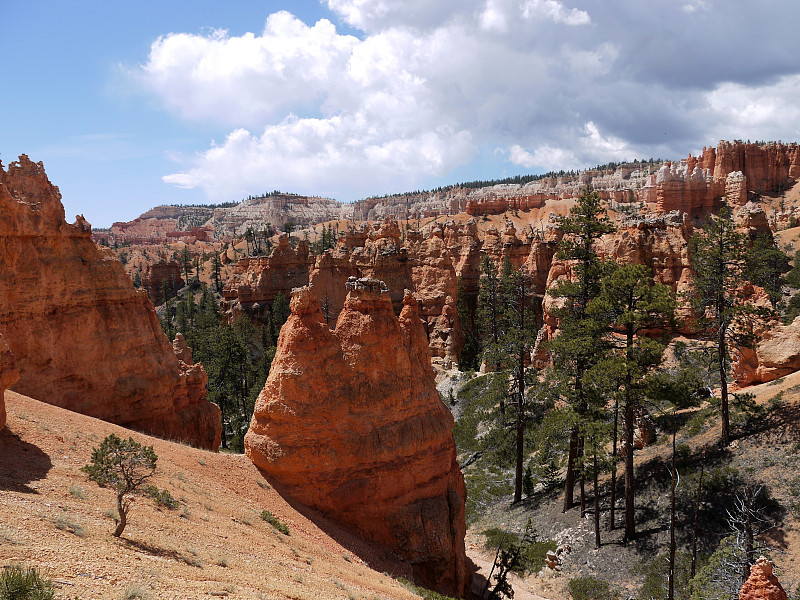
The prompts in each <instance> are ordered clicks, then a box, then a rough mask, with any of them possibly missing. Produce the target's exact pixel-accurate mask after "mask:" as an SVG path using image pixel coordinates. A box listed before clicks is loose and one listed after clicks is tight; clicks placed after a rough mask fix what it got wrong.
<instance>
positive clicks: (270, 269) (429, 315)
mask: <svg viewBox="0 0 800 600" xmlns="http://www.w3.org/2000/svg"><path fill="white" fill-rule="evenodd" d="M443 235H444V234H443V231H442V229H441V228H434V229H433V230H432V232H430V233H429V235H428V236H427V237H425V236H423V235H422V234H420V233H416V232H406V236H405V240H403V239H402V238H403V236H402V235H401V231H400V226H399V225H398V223H397V221H395V220H394V219H387V220H385V221H382V222H381V223H375V224H366V223H365V224H362V225H360V226H359V227H356V228H353V229H352V230H351V231H350V232H348V234H347V235H346V236H345V237H344V238H343V239H342V240H340V242H339V244H338V245H337V247H336V248H335V249H332V250H328V251H326V252H325V253H323V254H321V255H320V256H317V257H316V259H315V258H314V257H313V256H311V255H309V251H308V244H306V243H305V242H300V243H299V244H298V246H297V248H296V249H292V248H291V247H290V246H289V242H288V237H285V236H282V237H281V241H280V243H279V245H278V247H277V248H276V249H275V251H274V252H273V254H272V256H270V257H269V258H259V259H249V258H246V259H242V260H241V261H239V263H238V264H237V267H236V268H237V272H236V276H235V278H234V280H232V281H231V282H229V283H228V284H227V285H226V286H225V290H224V291H223V296H224V302H223V304H222V308H223V310H224V311H225V312H227V313H228V315H229V316H230V318H235V317H236V316H238V315H239V314H242V313H244V314H248V315H249V316H250V317H251V318H253V319H254V320H255V321H263V320H264V319H265V316H266V315H267V312H268V309H269V306H270V305H271V304H272V302H273V301H274V299H275V296H276V295H277V293H278V292H282V293H283V294H284V295H285V296H287V297H288V296H289V294H290V293H291V290H292V289H293V288H295V287H301V286H304V285H308V284H309V283H310V284H311V285H312V286H313V287H314V290H315V294H316V295H317V297H318V300H319V301H320V302H321V305H322V307H323V310H324V314H325V316H326V317H327V319H326V320H327V322H329V323H330V325H331V326H332V325H333V324H334V323H335V322H336V319H337V318H338V316H339V313H340V311H341V310H342V308H343V307H344V301H345V283H346V282H347V280H348V278H350V277H356V278H361V277H366V278H373V279H380V280H381V281H384V282H385V283H386V286H387V288H388V290H389V291H388V295H389V298H390V299H391V302H392V306H393V308H394V311H395V314H396V315H399V314H400V311H401V310H402V308H403V291H404V290H405V289H410V290H412V291H413V292H414V293H415V294H416V295H417V297H418V298H419V299H420V300H421V302H422V305H421V307H420V308H421V312H422V316H423V317H424V319H425V326H426V331H427V333H428V336H429V349H430V352H431V353H432V354H433V355H434V356H436V357H438V358H441V359H443V360H444V361H449V362H457V361H458V357H459V355H460V353H461V348H462V347H463V345H464V342H463V335H462V332H461V324H460V322H459V320H458V315H457V313H456V299H457V295H458V284H457V279H456V272H455V270H454V268H453V262H452V258H451V252H450V250H449V249H448V247H447V245H446V243H445V241H444V239H443Z"/></svg>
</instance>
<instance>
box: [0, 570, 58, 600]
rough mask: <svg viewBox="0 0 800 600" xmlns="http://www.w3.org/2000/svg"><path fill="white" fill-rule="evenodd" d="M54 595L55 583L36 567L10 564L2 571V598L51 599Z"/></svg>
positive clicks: (0, 597)
mask: <svg viewBox="0 0 800 600" xmlns="http://www.w3.org/2000/svg"><path fill="white" fill-rule="evenodd" d="M54 597H55V588H54V587H53V583H52V582H51V581H50V580H49V579H47V578H45V577H44V576H42V574H41V573H40V572H39V570H38V569H37V568H36V567H28V568H23V567H21V566H19V565H9V566H6V567H3V570H2V572H0V600H51V599H52V598H54Z"/></svg>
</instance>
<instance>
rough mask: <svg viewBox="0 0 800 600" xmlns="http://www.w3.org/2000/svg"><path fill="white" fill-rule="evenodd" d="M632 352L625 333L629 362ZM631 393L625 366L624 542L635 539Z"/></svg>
mask: <svg viewBox="0 0 800 600" xmlns="http://www.w3.org/2000/svg"><path fill="white" fill-rule="evenodd" d="M632 350H633V330H632V328H630V327H629V328H628V331H627V352H626V354H627V359H628V361H630V360H631V353H632ZM633 421H634V413H633V392H632V390H631V374H630V367H629V364H627V363H626V365H625V541H626V542H629V541H632V540H633V539H635V538H636V522H635V520H634V502H635V497H636V489H635V481H634V478H633V430H634V426H633V425H634V423H633Z"/></svg>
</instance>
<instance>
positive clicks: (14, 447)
mask: <svg viewBox="0 0 800 600" xmlns="http://www.w3.org/2000/svg"><path fill="white" fill-rule="evenodd" d="M0 449H1V450H2V451H0V490H5V491H10V492H20V493H23V494H38V493H39V492H37V491H36V489H35V488H32V487H29V486H28V485H27V484H29V483H31V482H32V481H39V480H41V479H45V478H46V477H47V473H48V471H50V469H52V468H53V463H52V461H51V460H50V457H49V456H48V455H47V454H46V453H45V452H44V451H42V449H41V448H39V447H38V446H34V445H33V444H30V443H28V442H25V441H23V440H22V439H20V437H19V436H18V435H17V434H16V433H14V432H13V431H11V430H10V429H9V428H8V427H5V428H4V429H3V430H1V431H0Z"/></svg>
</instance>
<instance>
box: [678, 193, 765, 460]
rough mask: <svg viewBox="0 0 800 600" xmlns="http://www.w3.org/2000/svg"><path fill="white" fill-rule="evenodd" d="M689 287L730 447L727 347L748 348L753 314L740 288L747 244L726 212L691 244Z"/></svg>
mask: <svg viewBox="0 0 800 600" xmlns="http://www.w3.org/2000/svg"><path fill="white" fill-rule="evenodd" d="M689 250H690V261H691V266H692V278H693V286H692V289H691V291H690V295H689V297H690V300H691V302H692V305H693V307H694V308H695V310H696V313H697V318H698V325H699V326H700V327H701V329H702V330H703V331H705V332H707V334H708V335H709V337H710V338H711V339H713V340H714V342H715V344H716V353H717V368H718V371H719V378H720V390H721V393H720V396H721V398H720V422H721V425H722V435H721V442H722V444H723V445H724V446H727V445H728V444H729V443H730V441H731V426H730V412H729V406H728V369H729V366H730V358H729V352H730V347H731V345H733V346H734V348H735V347H736V346H737V345H743V346H747V345H751V344H752V343H753V341H754V340H753V336H752V335H750V334H749V333H748V327H747V326H746V323H745V322H746V320H747V318H748V316H750V315H753V314H754V313H755V312H756V310H755V308H754V307H753V306H752V305H750V304H749V303H748V299H747V298H746V297H745V291H744V289H743V286H742V282H743V279H744V278H745V276H746V271H747V261H746V259H747V241H746V239H745V236H744V235H743V234H741V233H739V232H738V231H737V229H736V225H735V224H734V222H733V219H732V217H731V212H730V210H729V209H728V207H727V206H725V205H723V206H722V208H721V209H720V211H719V215H712V216H710V217H709V219H708V221H706V223H705V224H704V225H703V227H702V228H701V230H700V231H699V232H697V233H695V234H694V235H693V236H692V238H691V239H690V241H689Z"/></svg>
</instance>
